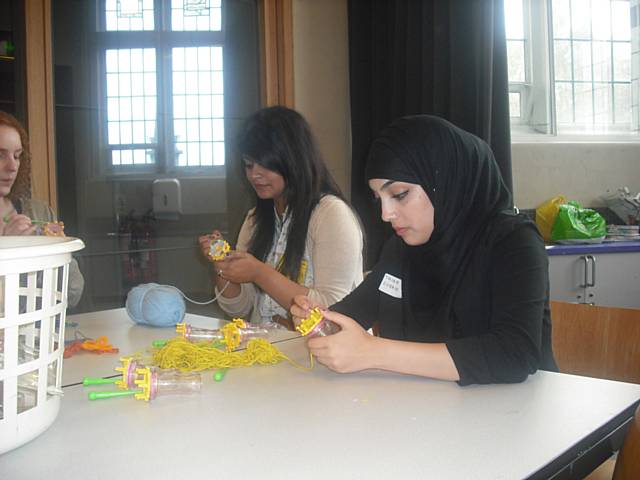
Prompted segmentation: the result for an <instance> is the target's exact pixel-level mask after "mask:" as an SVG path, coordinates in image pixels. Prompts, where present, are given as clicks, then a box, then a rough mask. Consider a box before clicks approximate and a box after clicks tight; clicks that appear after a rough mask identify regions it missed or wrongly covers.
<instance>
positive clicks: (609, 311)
mask: <svg viewBox="0 0 640 480" xmlns="http://www.w3.org/2000/svg"><path fill="white" fill-rule="evenodd" d="M551 319H552V322H553V351H554V354H555V357H556V361H557V362H558V367H559V368H560V371H561V372H563V373H572V374H576V375H586V376H589V377H598V378H606V379H609V380H620V381H624V382H633V383H640V310H636V309H626V308H611V307H598V306H594V305H577V304H571V303H563V302H551Z"/></svg>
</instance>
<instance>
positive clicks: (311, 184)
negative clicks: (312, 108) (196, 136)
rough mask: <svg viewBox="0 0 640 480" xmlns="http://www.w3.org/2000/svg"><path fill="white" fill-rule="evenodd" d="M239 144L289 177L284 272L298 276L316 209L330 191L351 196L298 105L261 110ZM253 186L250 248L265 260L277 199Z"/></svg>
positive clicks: (245, 152) (245, 127)
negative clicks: (329, 165)
mask: <svg viewBox="0 0 640 480" xmlns="http://www.w3.org/2000/svg"><path fill="white" fill-rule="evenodd" d="M237 146H238V152H239V154H240V155H241V157H248V159H250V160H251V162H255V163H257V164H259V165H261V166H262V167H264V168H266V169H268V170H271V171H274V172H276V173H278V174H280V175H282V177H283V178H284V183H285V188H284V192H283V195H284V198H285V200H286V204H287V212H288V213H287V215H290V216H291V223H290V224H289V232H288V237H287V247H286V249H285V252H284V260H283V262H282V266H281V267H280V272H281V273H282V274H283V275H285V276H287V277H289V278H291V279H293V280H294V281H295V279H297V277H298V273H299V271H300V262H301V261H302V257H303V255H304V249H305V244H306V239H307V230H308V229H309V218H310V217H311V212H313V209H314V208H315V207H316V205H317V204H318V202H319V201H320V199H321V198H322V197H323V196H324V195H327V194H332V195H335V196H337V197H339V198H340V199H342V200H343V201H345V203H347V202H346V200H345V198H344V196H343V195H342V192H341V191H340V188H339V187H338V185H337V184H336V182H335V180H334V179H333V177H332V176H331V174H330V173H329V170H328V169H327V167H326V165H325V163H324V161H323V159H322V156H321V155H320V151H319V149H318V147H317V145H316V142H315V139H314V138H313V134H312V133H311V127H309V124H308V123H307V121H306V120H305V119H304V118H303V117H302V115H300V114H299V113H298V112H296V111H295V110H291V109H289V108H286V107H281V106H276V107H268V108H264V109H262V110H259V111H257V112H256V113H254V114H253V115H251V116H250V117H249V118H248V119H247V120H246V121H245V123H244V125H243V127H242V129H241V131H240V135H239V137H238V141H237ZM240 166H241V169H242V170H243V171H242V175H243V177H244V178H245V180H246V175H245V174H244V162H240ZM251 191H252V192H253V195H254V198H255V211H254V213H253V221H254V224H255V229H254V231H253V235H252V236H251V239H250V241H249V252H250V253H251V254H252V255H254V256H255V257H256V258H258V259H259V260H261V261H265V259H266V256H267V254H268V253H269V251H270V250H271V247H272V244H273V235H274V231H275V214H274V205H273V200H263V199H260V198H259V197H258V196H257V195H256V194H255V191H254V190H253V189H251Z"/></svg>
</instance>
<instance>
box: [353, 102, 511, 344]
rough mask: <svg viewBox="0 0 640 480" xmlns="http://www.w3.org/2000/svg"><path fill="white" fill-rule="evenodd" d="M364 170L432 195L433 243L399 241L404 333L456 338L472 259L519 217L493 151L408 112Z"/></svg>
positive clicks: (449, 126) (373, 148) (379, 143)
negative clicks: (455, 306)
mask: <svg viewBox="0 0 640 480" xmlns="http://www.w3.org/2000/svg"><path fill="white" fill-rule="evenodd" d="M365 175H366V179H367V181H368V180H370V179H372V178H379V179H389V180H396V181H401V182H407V183H413V184H418V185H421V186H422V188H423V189H424V191H425V192H426V193H427V195H428V196H429V199H430V200H431V203H432V204H433V207H434V230H433V233H432V235H431V237H430V239H429V241H428V242H427V243H425V244H424V245H419V246H408V245H406V244H404V242H402V241H400V242H398V243H399V244H401V245H400V248H401V249H402V250H403V258H404V262H403V264H404V268H403V270H404V271H405V272H408V275H406V276H405V278H404V279H403V280H404V282H403V297H405V295H406V296H407V297H408V299H409V303H410V307H411V315H408V316H405V318H407V319H406V320H405V322H408V323H409V324H407V325H405V326H404V330H405V333H408V332H409V331H412V332H415V331H416V330H418V331H421V332H423V333H424V335H426V336H428V337H429V338H431V339H432V340H433V339H435V338H438V337H440V338H451V336H455V330H456V325H455V322H451V321H450V315H451V309H452V303H453V301H454V299H455V297H456V294H457V293H458V287H459V285H460V283H461V282H462V279H463V277H464V275H465V271H466V269H467V267H468V265H469V264H470V262H471V258H472V256H473V255H476V254H478V253H480V254H481V253H482V249H483V247H484V246H488V244H490V243H492V242H491V240H495V239H496V237H498V236H502V235H504V234H506V233H507V232H508V231H511V230H513V228H514V224H515V223H521V222H522V221H520V222H518V221H517V220H516V219H517V218H518V217H516V216H515V215H514V214H513V204H512V198H511V194H510V192H509V191H508V189H507V187H506V185H505V183H504V182H503V180H502V176H501V174H500V171H499V167H498V165H497V163H496V161H495V159H494V156H493V153H492V151H491V149H490V148H489V146H488V145H487V144H486V143H485V142H484V141H482V140H481V139H479V138H478V137H476V136H474V135H472V134H471V133H468V132H466V131H464V130H462V129H460V128H458V127H456V126H454V125H452V124H451V123H449V122H447V121H446V120H443V119H441V118H438V117H433V116H429V115H418V116H410V117H404V118H401V119H399V120H397V121H395V122H394V123H392V124H391V125H390V126H388V127H387V128H385V129H384V130H383V131H382V132H381V133H380V135H379V136H378V137H377V138H376V140H375V141H374V142H373V143H372V146H371V149H370V152H369V158H368V161H367V166H366V170H365ZM395 241H396V242H397V241H398V240H397V239H395ZM407 287H408V288H407ZM405 298H406V297H405Z"/></svg>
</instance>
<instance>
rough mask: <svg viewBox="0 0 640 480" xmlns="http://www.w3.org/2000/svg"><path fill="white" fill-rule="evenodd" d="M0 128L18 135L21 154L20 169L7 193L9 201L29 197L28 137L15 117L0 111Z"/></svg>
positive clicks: (29, 152) (29, 153) (29, 156)
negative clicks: (3, 127) (11, 129)
mask: <svg viewBox="0 0 640 480" xmlns="http://www.w3.org/2000/svg"><path fill="white" fill-rule="evenodd" d="M0 126H7V127H9V128H13V129H14V130H15V131H16V132H18V135H20V142H21V143H22V154H21V155H20V169H19V170H18V175H17V177H16V181H15V182H14V184H13V187H12V188H11V191H10V192H9V195H8V196H9V199H10V200H12V201H13V200H16V199H17V198H19V197H26V196H29V192H30V187H31V151H30V150H29V135H28V134H27V131H26V130H25V129H24V127H23V126H22V124H21V123H20V122H19V121H18V119H17V118H16V117H14V116H13V115H11V114H10V113H7V112H3V111H1V110H0Z"/></svg>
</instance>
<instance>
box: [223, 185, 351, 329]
mask: <svg viewBox="0 0 640 480" xmlns="http://www.w3.org/2000/svg"><path fill="white" fill-rule="evenodd" d="M252 213H253V211H249V213H248V214H247V216H246V217H245V220H244V223H243V224H242V228H241V229H240V235H239V236H238V244H237V245H236V250H238V251H247V248H248V244H249V239H250V238H251V234H252V233H253V229H254V226H253V222H252V219H251V214H252ZM362 249H363V238H362V230H361V229H360V224H359V223H358V220H357V219H356V217H355V215H354V213H353V211H352V210H351V208H349V206H348V205H347V204H346V203H345V202H343V201H342V200H340V199H339V198H338V197H336V196H334V195H326V196H324V197H323V198H322V199H321V200H320V202H319V203H318V205H317V206H316V208H315V209H314V210H313V212H312V213H311V217H310V219H309V229H308V231H307V242H306V250H307V252H309V256H310V257H311V263H312V267H313V285H312V286H311V287H309V294H308V295H309V297H310V298H311V299H312V300H313V301H315V302H317V303H320V304H321V305H324V306H330V305H332V304H334V303H336V302H337V301H339V300H341V299H342V298H344V297H345V296H346V295H347V294H348V293H349V292H351V291H352V290H353V289H354V288H355V287H356V286H357V285H358V284H359V283H360V282H361V281H362ZM216 295H219V291H218V290H217V289H216ZM259 295H266V293H264V292H263V291H261V290H260V289H259V288H257V287H256V286H255V285H254V284H252V283H243V284H241V290H240V294H239V295H238V296H237V297H233V298H227V297H224V296H221V295H219V298H218V305H219V306H220V308H222V310H224V311H225V312H226V313H227V314H229V315H230V316H232V317H241V318H244V319H245V320H250V321H251V322H255V323H262V322H268V321H271V318H270V317H264V318H263V317H261V316H260V313H259V312H258V309H257V308H256V305H257V302H258V296H259Z"/></svg>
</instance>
